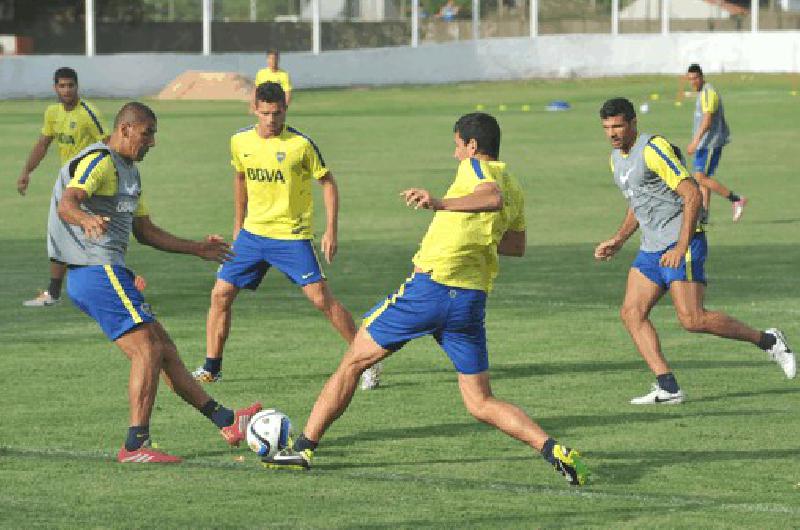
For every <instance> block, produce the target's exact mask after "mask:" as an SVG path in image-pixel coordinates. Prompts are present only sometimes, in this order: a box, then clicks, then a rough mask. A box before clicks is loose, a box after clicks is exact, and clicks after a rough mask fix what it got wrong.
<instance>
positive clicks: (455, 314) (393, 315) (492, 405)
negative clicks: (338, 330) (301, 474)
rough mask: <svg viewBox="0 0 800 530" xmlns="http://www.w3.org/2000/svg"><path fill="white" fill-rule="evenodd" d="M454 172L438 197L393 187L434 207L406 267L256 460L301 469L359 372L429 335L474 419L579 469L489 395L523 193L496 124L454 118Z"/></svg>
mask: <svg viewBox="0 0 800 530" xmlns="http://www.w3.org/2000/svg"><path fill="white" fill-rule="evenodd" d="M454 132H455V153H454V156H455V158H456V159H458V160H459V165H458V172H457V174H456V178H455V180H454V182H453V184H452V185H451V186H450V189H449V190H448V191H447V194H446V195H445V196H444V198H442V199H439V198H436V197H434V196H433V195H432V194H431V193H430V192H429V191H428V190H425V189H419V188H411V189H407V190H405V191H403V192H402V195H403V197H404V198H405V201H406V204H408V205H409V206H413V207H414V208H425V209H430V210H434V211H435V212H436V213H435V215H434V217H433V221H431V224H430V226H429V227H428V232H427V234H426V235H425V237H424V238H423V240H422V243H421V245H420V248H419V251H418V252H417V254H416V255H415V256H414V258H413V262H414V272H413V274H412V275H411V277H410V278H408V279H407V280H406V281H405V283H403V284H402V285H401V286H400V288H399V289H398V290H397V292H395V293H394V294H392V295H390V296H389V297H388V298H386V300H384V301H382V302H380V303H378V304H377V305H376V306H375V307H374V308H373V309H372V310H371V311H370V312H369V313H368V314H367V316H366V319H365V320H364V321H363V323H362V325H361V329H359V331H358V334H357V335H356V338H355V340H354V341H353V343H352V344H351V345H350V347H349V349H348V350H347V352H346V353H345V355H344V357H343V358H342V361H341V363H340V364H339V367H338V369H337V370H336V372H335V373H334V374H333V375H332V376H331V377H330V379H328V381H327V383H326V384H325V387H324V388H323V389H322V392H321V393H320V395H319V397H318V398H317V401H316V403H315V405H314V408H313V410H312V411H311V415H310V417H309V418H308V422H307V423H306V426H305V429H304V430H303V434H302V435H301V436H299V437H298V439H297V440H296V441H295V442H294V444H293V447H292V448H288V449H285V450H283V451H282V452H280V453H278V454H277V455H275V456H274V457H272V458H269V459H265V460H264V463H265V465H266V466H267V467H275V468H280V467H286V468H290V469H309V468H310V466H311V460H312V458H313V455H314V450H315V449H316V447H317V444H318V443H319V442H320V440H321V438H322V436H323V435H324V434H325V431H327V430H328V428H329V427H330V426H331V424H332V423H333V422H334V421H335V420H336V419H337V418H338V417H339V416H341V415H342V413H344V411H345V409H346V408H347V406H348V405H349V403H350V400H351V399H352V397H353V392H354V390H355V387H356V383H357V382H358V377H359V375H360V374H361V372H363V371H364V370H365V369H366V368H367V367H369V366H372V365H373V364H375V363H376V362H378V361H380V360H381V359H383V358H385V357H387V356H388V355H390V354H392V353H393V352H395V351H397V350H399V349H400V348H402V347H403V346H404V345H405V344H406V343H407V342H408V341H410V340H412V339H415V338H418V337H422V336H425V335H433V337H434V338H435V339H436V341H437V342H438V343H439V345H440V346H441V347H442V349H443V350H444V351H445V353H446V354H447V355H448V357H450V360H451V361H452V362H453V365H454V366H455V369H456V371H457V372H458V384H459V388H460V390H461V397H462V399H463V401H464V405H465V406H466V407H467V410H468V411H469V412H470V413H471V414H472V415H473V416H474V417H475V418H476V419H478V420H480V421H482V422H485V423H488V424H489V425H492V426H494V427H496V428H497V429H500V430H501V431H503V432H504V433H506V434H508V435H509V436H511V437H513V438H515V439H517V440H520V441H521V442H524V443H526V444H528V445H529V446H531V447H532V448H534V449H535V450H536V451H538V452H540V453H541V455H542V456H543V457H544V459H545V460H546V461H547V462H549V463H550V464H552V465H553V466H554V467H555V469H556V470H557V471H558V472H559V473H561V474H562V475H564V476H565V477H566V478H567V480H568V481H569V482H570V484H573V485H582V484H584V483H585V482H586V479H587V477H588V470H587V468H586V466H585V465H584V464H583V462H582V461H581V459H580V455H579V453H578V452H577V451H574V450H572V449H569V448H567V447H565V446H563V445H560V444H558V443H557V442H556V441H555V440H554V439H553V438H551V437H550V436H549V435H548V434H547V433H546V432H544V431H543V430H542V428H541V427H539V425H537V424H536V423H534V422H533V420H531V419H530V418H529V417H528V415H527V414H525V412H523V411H522V410H521V409H520V408H518V407H516V406H515V405H512V404H511V403H508V402H506V401H502V400H500V399H498V398H496V397H494V395H493V394H492V389H491V385H490V383H489V359H488V352H487V348H486V330H485V327H484V316H485V306H486V296H487V293H488V292H489V291H490V290H491V287H492V282H493V280H494V278H495V276H496V275H497V272H498V254H503V255H507V256H522V255H523V254H524V253H525V238H526V233H525V216H524V205H523V196H522V191H521V189H520V187H519V185H518V183H517V181H516V179H514V178H513V177H512V176H511V175H509V174H508V172H507V170H506V164H505V163H503V162H500V161H499V160H498V156H499V153H500V127H499V125H498V123H497V121H496V120H495V119H494V117H492V116H490V115H488V114H483V113H473V114H467V115H465V116H462V117H461V118H460V119H459V120H458V121H457V122H456V124H455V127H454Z"/></svg>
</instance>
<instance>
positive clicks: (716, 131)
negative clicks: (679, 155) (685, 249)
mask: <svg viewBox="0 0 800 530" xmlns="http://www.w3.org/2000/svg"><path fill="white" fill-rule="evenodd" d="M686 78H687V79H688V80H689V83H690V84H691V85H692V89H693V90H694V91H695V92H697V103H696V104H695V110H694V126H693V127H692V141H691V142H690V143H689V146H688V147H687V148H686V152H687V153H689V154H690V155H694V178H695V180H697V182H698V183H699V184H700V192H701V193H702V195H703V208H704V211H705V213H706V215H705V216H704V217H701V222H703V223H705V222H707V220H708V217H707V216H708V212H709V211H710V210H709V207H710V205H711V196H710V194H709V191H708V190H712V191H713V192H715V193H717V194H719V195H721V196H723V197H725V198H726V199H728V200H729V201H731V205H732V206H733V221H734V222H736V221H738V220H739V219H741V218H742V213H744V207H745V205H747V198H746V197H741V196H739V195H737V194H736V193H734V192H733V190H730V189H728V188H726V187H725V186H723V185H722V184H721V183H720V182H719V181H718V180H716V179H713V178H711V177H713V176H714V173H715V171H716V169H717V165H719V159H720V158H721V157H722V148H723V147H724V146H725V145H726V144H727V143H728V142H729V136H730V131H729V129H728V123H727V122H726V121H725V109H724V108H723V106H722V98H720V96H719V93H718V92H717V90H716V89H715V88H714V87H713V86H711V84H710V83H707V82H706V81H705V79H704V78H703V70H702V69H701V68H700V66H699V65H697V64H692V65H691V66H689V70H688V72H687V74H686Z"/></svg>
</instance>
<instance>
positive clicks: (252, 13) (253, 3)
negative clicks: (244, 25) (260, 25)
mask: <svg viewBox="0 0 800 530" xmlns="http://www.w3.org/2000/svg"><path fill="white" fill-rule="evenodd" d="M256 1H257V0H250V22H255V21H256V18H258V6H257V5H256Z"/></svg>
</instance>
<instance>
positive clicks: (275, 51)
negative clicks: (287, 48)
mask: <svg viewBox="0 0 800 530" xmlns="http://www.w3.org/2000/svg"><path fill="white" fill-rule="evenodd" d="M267 55H274V56H276V57H279V56H280V55H281V52H280V51H278V50H277V49H275V48H270V49H269V50H267Z"/></svg>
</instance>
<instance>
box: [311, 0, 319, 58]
mask: <svg viewBox="0 0 800 530" xmlns="http://www.w3.org/2000/svg"><path fill="white" fill-rule="evenodd" d="M319 25H320V21H319V0H311V51H312V52H314V55H319V52H320V27H319Z"/></svg>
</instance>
